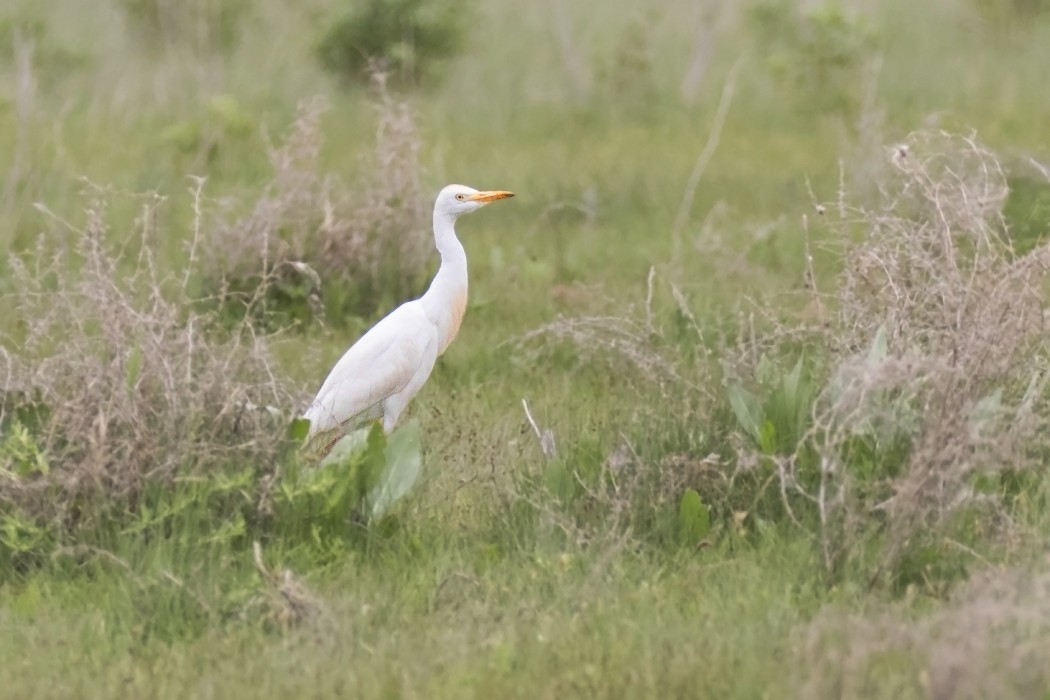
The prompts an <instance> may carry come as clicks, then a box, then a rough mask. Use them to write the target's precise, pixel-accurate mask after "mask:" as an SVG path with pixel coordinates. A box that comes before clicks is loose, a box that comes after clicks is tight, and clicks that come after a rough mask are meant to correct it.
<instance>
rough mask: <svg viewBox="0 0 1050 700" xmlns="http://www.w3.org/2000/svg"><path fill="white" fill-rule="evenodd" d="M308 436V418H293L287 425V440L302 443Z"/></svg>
mask: <svg viewBox="0 0 1050 700" xmlns="http://www.w3.org/2000/svg"><path fill="white" fill-rule="evenodd" d="M309 434H310V419H309V418H293V419H292V422H291V423H290V424H289V425H288V439H289V440H295V441H297V442H302V441H303V440H305V439H306V436H307V435H309Z"/></svg>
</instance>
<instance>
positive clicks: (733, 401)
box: [728, 384, 764, 442]
mask: <svg viewBox="0 0 1050 700" xmlns="http://www.w3.org/2000/svg"><path fill="white" fill-rule="evenodd" d="M728 392H729V405H730V406H731V407H732V408H733V414H734V415H735V416H736V420H737V422H738V423H739V424H740V427H741V428H743V429H744V430H745V431H746V432H747V434H748V435H750V436H751V437H752V439H754V440H755V442H758V441H759V439H760V434H759V431H760V427H761V425H762V423H763V422H764V416H763V411H762V406H761V404H759V402H758V399H757V398H756V397H755V395H754V394H752V393H751V392H750V391H748V390H747V389H745V388H744V387H742V386H740V385H739V384H731V385H730V386H729V390H728Z"/></svg>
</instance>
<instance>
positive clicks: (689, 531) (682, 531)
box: [678, 489, 711, 544]
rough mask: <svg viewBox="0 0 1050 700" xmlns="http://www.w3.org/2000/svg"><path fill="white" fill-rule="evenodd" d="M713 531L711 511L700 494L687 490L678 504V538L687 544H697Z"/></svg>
mask: <svg viewBox="0 0 1050 700" xmlns="http://www.w3.org/2000/svg"><path fill="white" fill-rule="evenodd" d="M710 531H711V510H710V509H709V508H708V507H707V506H706V505H705V504H704V502H703V500H701V498H700V494H699V493H697V492H696V491H695V490H693V489H686V491H685V493H683V494H682V500H681V502H679V504H678V537H679V538H680V540H681V541H682V542H683V543H685V544H696V543H697V542H699V541H700V540H702V539H703V538H704V537H706V536H707V533H708V532H710Z"/></svg>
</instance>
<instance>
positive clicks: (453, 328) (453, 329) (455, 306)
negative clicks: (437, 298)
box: [441, 289, 467, 352]
mask: <svg viewBox="0 0 1050 700" xmlns="http://www.w3.org/2000/svg"><path fill="white" fill-rule="evenodd" d="M466 312H467V290H466V289H464V290H463V291H461V292H457V293H456V296H454V297H452V306H451V308H450V309H449V319H448V335H447V336H446V338H445V342H444V343H442V345H441V352H445V348H447V347H448V346H449V345H450V344H451V343H452V341H453V340H455V339H456V334H457V333H459V327H460V326H461V325H462V324H463V314H465V313H466Z"/></svg>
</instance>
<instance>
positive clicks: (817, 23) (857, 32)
mask: <svg viewBox="0 0 1050 700" xmlns="http://www.w3.org/2000/svg"><path fill="white" fill-rule="evenodd" d="M749 18H750V21H751V24H752V25H753V26H754V28H755V31H756V35H757V39H758V42H759V45H760V46H761V52H762V55H763V56H765V57H766V62H767V67H768V69H769V70H770V72H771V73H772V75H773V77H774V78H775V79H776V80H777V82H778V83H780V84H781V85H783V86H784V88H785V89H786V91H787V93H788V95H787V96H788V98H789V99H790V102H789V103H790V104H792V105H794V106H795V107H796V108H797V109H798V110H799V111H801V112H803V113H821V112H834V113H840V114H851V113H852V112H853V111H854V110H855V109H856V108H857V107H858V105H859V101H860V97H861V94H860V88H861V85H862V83H863V81H862V80H861V77H862V76H861V72H862V70H863V68H864V62H865V58H866V57H867V54H868V52H869V51H870V49H871V45H872V38H871V33H870V32H869V30H867V29H866V27H865V26H864V24H863V23H862V22H861V20H860V18H859V17H855V16H851V15H850V14H849V13H848V12H847V11H846V9H845V8H844V7H843V6H842V5H841V4H840V3H838V2H835V1H834V0H830V1H829V2H826V3H824V4H823V5H818V6H815V7H810V8H800V7H799V3H795V2H785V1H784V0H759V1H757V2H755V3H754V4H753V5H752V6H751V8H750V14H749Z"/></svg>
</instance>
